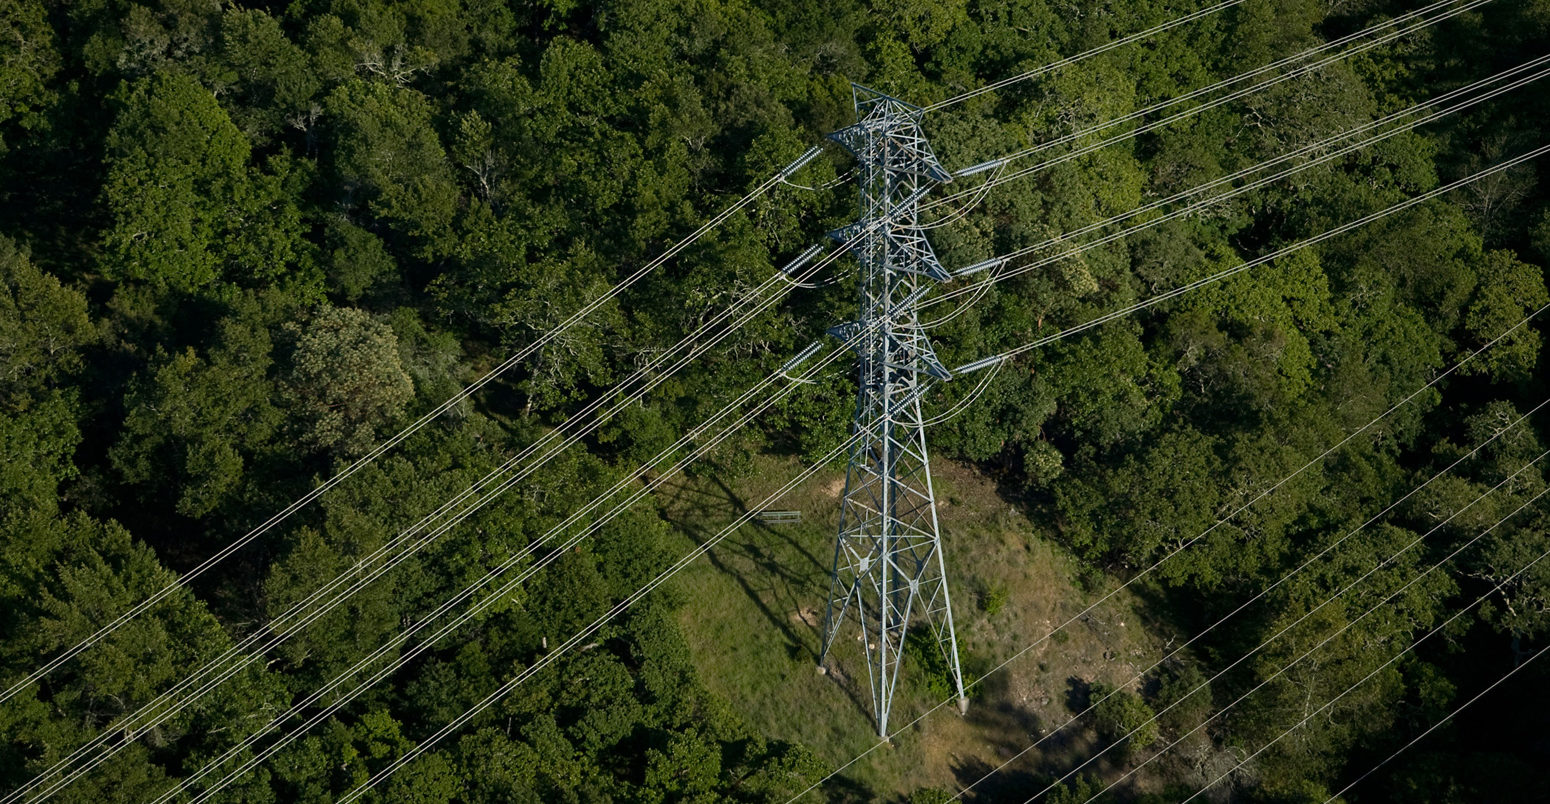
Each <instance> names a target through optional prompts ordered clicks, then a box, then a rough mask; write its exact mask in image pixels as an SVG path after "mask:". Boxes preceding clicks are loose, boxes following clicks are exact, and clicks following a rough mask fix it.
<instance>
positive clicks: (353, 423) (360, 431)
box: [284, 307, 414, 455]
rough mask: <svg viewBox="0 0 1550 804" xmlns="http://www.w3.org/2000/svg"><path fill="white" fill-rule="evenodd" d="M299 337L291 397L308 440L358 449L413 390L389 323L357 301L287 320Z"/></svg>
mask: <svg viewBox="0 0 1550 804" xmlns="http://www.w3.org/2000/svg"><path fill="white" fill-rule="evenodd" d="M286 331H287V333H288V335H289V336H290V338H292V339H293V345H292V347H291V354H290V359H289V362H288V365H287V366H286V372H285V377H284V384H285V393H286V401H287V404H288V407H289V408H290V410H291V411H292V412H293V413H294V414H295V415H296V416H297V417H298V418H299V419H300V425H299V427H300V432H299V436H300V439H301V443H302V444H303V445H304V446H306V447H308V448H310V449H313V450H331V451H334V452H338V453H340V454H343V455H358V454H361V453H363V452H366V451H367V450H369V449H370V448H371V446H372V444H373V441H374V439H375V438H376V433H377V429H378V428H379V427H381V426H382V425H383V424H386V423H389V422H392V421H394V420H395V419H396V418H397V417H398V416H400V415H401V414H402V413H403V411H404V406H405V405H406V404H407V403H408V402H409V400H410V399H412V398H413V397H414V383H413V382H412V381H411V380H410V379H409V375H408V373H406V372H405V371H404V368H403V364H402V363H401V362H400V359H399V354H398V337H397V336H396V335H394V334H393V330H392V329H391V328H390V327H388V326H387V325H386V324H384V323H382V322H381V321H378V320H377V319H374V318H372V316H371V315H370V314H369V313H367V312H365V311H363V310H358V309H355V308H352V307H327V308H324V309H323V310H322V311H320V312H318V313H317V314H316V315H314V316H312V318H311V319H310V320H309V321H308V322H307V323H306V325H305V326H302V325H300V324H290V325H287V327H286Z"/></svg>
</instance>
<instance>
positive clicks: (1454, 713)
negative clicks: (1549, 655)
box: [1324, 555, 1550, 804]
mask: <svg viewBox="0 0 1550 804" xmlns="http://www.w3.org/2000/svg"><path fill="white" fill-rule="evenodd" d="M1543 558H1544V555H1541V556H1540V557H1539V559H1536V560H1542V559H1543ZM1546 651H1550V643H1547V644H1546V645H1545V646H1544V647H1542V648H1540V649H1539V650H1537V651H1535V652H1534V653H1533V654H1532V655H1530V656H1529V657H1528V658H1527V659H1524V660H1523V661H1521V662H1519V663H1518V664H1516V665H1514V666H1513V668H1512V669H1511V670H1508V671H1507V674H1506V675H1504V676H1502V677H1501V678H1498V679H1496V680H1495V681H1493V682H1491V684H1490V685H1489V686H1487V687H1486V688H1485V689H1483V690H1481V691H1480V692H1478V693H1475V696H1474V697H1473V698H1470V699H1469V700H1467V701H1465V702H1463V703H1461V704H1459V705H1458V706H1456V707H1454V709H1453V711H1451V712H1449V713H1448V714H1447V715H1445V716H1443V718H1442V719H1441V720H1438V721H1437V722H1436V723H1433V724H1432V725H1430V726H1428V727H1426V731H1423V732H1421V733H1420V734H1417V735H1416V736H1415V737H1414V738H1412V739H1411V740H1410V742H1407V743H1405V744H1404V745H1402V746H1400V747H1399V748H1397V749H1395V750H1394V753H1392V754H1389V755H1388V756H1386V757H1384V758H1383V760H1382V761H1381V762H1379V763H1378V764H1376V765H1374V766H1372V767H1371V768H1368V769H1367V771H1366V772H1365V773H1363V774H1362V775H1361V776H1358V777H1356V779H1355V780H1354V781H1352V782H1351V783H1350V784H1348V785H1346V786H1345V787H1342V788H1340V792H1338V793H1336V794H1334V795H1332V796H1330V797H1329V798H1327V799H1325V800H1324V804H1332V802H1334V801H1337V800H1339V799H1340V798H1341V797H1342V796H1344V795H1345V794H1346V793H1349V792H1351V788H1353V787H1355V786H1357V785H1359V784H1361V783H1362V781H1363V780H1365V779H1366V778H1367V777H1368V776H1371V775H1373V774H1374V773H1376V772H1377V771H1378V769H1380V768H1382V767H1383V766H1384V765H1387V764H1389V763H1390V762H1392V761H1394V759H1395V758H1397V757H1398V756H1399V755H1400V754H1403V753H1404V752H1405V751H1407V750H1409V749H1410V748H1412V747H1414V746H1415V744H1416V743H1418V742H1420V741H1422V740H1424V739H1426V737H1427V736H1428V735H1430V734H1431V733H1432V732H1434V731H1436V730H1437V729H1439V728H1441V727H1442V725H1443V724H1444V723H1447V722H1448V721H1450V720H1452V719H1454V718H1456V717H1458V715H1459V713H1460V712H1463V711H1464V710H1465V709H1467V708H1469V707H1470V706H1471V705H1472V704H1474V703H1475V702H1476V701H1478V700H1480V699H1481V698H1484V697H1485V696H1486V694H1488V693H1489V692H1491V691H1492V690H1494V689H1496V688H1497V687H1498V686H1501V684H1502V683H1504V682H1505V681H1507V679H1509V678H1512V677H1513V676H1514V675H1516V674H1517V672H1518V671H1519V670H1522V669H1523V668H1525V667H1528V666H1529V664H1530V663H1532V662H1533V661H1534V660H1536V659H1538V658H1539V657H1541V656H1543V655H1545V652H1546Z"/></svg>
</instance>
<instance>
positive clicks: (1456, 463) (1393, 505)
mask: <svg viewBox="0 0 1550 804" xmlns="http://www.w3.org/2000/svg"><path fill="white" fill-rule="evenodd" d="M1546 405H1550V398H1546V399H1545V400H1544V401H1543V402H1540V403H1539V404H1538V405H1535V406H1534V408H1533V409H1532V410H1530V411H1529V412H1527V413H1525V414H1523V415H1522V416H1519V417H1518V418H1517V419H1515V420H1514V421H1513V422H1512V423H1511V424H1509V425H1507V426H1506V427H1503V428H1501V429H1500V430H1497V431H1496V432H1495V433H1493V434H1492V435H1491V437H1490V438H1487V439H1486V440H1485V441H1482V442H1480V443H1479V444H1477V445H1476V446H1475V448H1474V449H1471V450H1470V451H1469V452H1467V453H1465V454H1464V455H1463V456H1461V457H1459V458H1458V459H1457V460H1455V461H1453V462H1452V463H1450V464H1448V465H1447V466H1446V467H1444V468H1443V469H1441V470H1440V471H1438V472H1437V473H1436V474H1434V475H1432V476H1431V477H1430V478H1428V479H1427V480H1426V482H1424V483H1422V484H1421V485H1419V486H1416V487H1415V488H1413V489H1411V490H1410V491H1409V492H1406V493H1405V495H1404V496H1402V497H1400V498H1398V499H1396V500H1394V501H1393V502H1391V503H1389V504H1388V506H1387V507H1385V508H1384V509H1383V510H1382V511H1379V512H1378V513H1376V514H1374V515H1372V516H1371V517H1370V518H1368V519H1367V520H1366V521H1364V522H1362V523H1361V524H1360V525H1357V526H1356V527H1355V528H1352V529H1351V530H1349V531H1347V532H1346V533H1345V534H1344V535H1343V536H1341V537H1340V538H1339V539H1337V540H1335V541H1334V542H1333V543H1331V544H1329V545H1327V546H1325V547H1324V548H1323V549H1322V550H1320V551H1319V552H1318V553H1317V554H1315V555H1313V556H1312V557H1310V558H1308V559H1307V560H1305V561H1303V562H1302V563H1301V564H1300V565H1298V567H1297V568H1296V569H1294V570H1292V571H1291V572H1288V573H1286V574H1285V575H1283V576H1281V578H1280V579H1279V580H1277V581H1276V582H1275V583H1272V584H1271V585H1269V586H1267V587H1265V588H1264V589H1262V590H1260V591H1259V592H1257V593H1256V594H1255V595H1254V596H1253V597H1251V598H1249V599H1248V600H1245V601H1243V602H1242V603H1240V604H1239V605H1238V606H1237V607H1236V608H1234V609H1233V610H1232V611H1230V612H1228V613H1227V614H1226V615H1224V616H1222V617H1221V618H1219V619H1218V620H1217V621H1216V622H1213V623H1211V624H1210V625H1209V626H1206V628H1205V629H1204V630H1202V631H1200V632H1199V633H1197V634H1195V635H1194V636H1192V637H1190V638H1189V639H1188V640H1187V641H1185V642H1184V643H1183V644H1181V645H1179V646H1178V647H1176V648H1173V649H1171V650H1169V651H1168V653H1167V654H1165V655H1164V656H1163V657H1162V658H1161V659H1158V660H1157V661H1156V662H1154V663H1152V665H1151V666H1150V667H1148V668H1146V669H1145V670H1142V671H1140V672H1138V673H1135V674H1134V675H1132V676H1131V677H1130V679H1129V680H1127V681H1126V682H1125V683H1123V684H1120V685H1118V686H1116V687H1115V688H1114V689H1113V690H1111V691H1110V692H1109V693H1108V694H1106V695H1104V696H1103V697H1102V698H1099V699H1098V700H1096V701H1091V702H1089V703H1088V705H1087V707H1086V708H1084V709H1083V710H1082V711H1080V712H1077V713H1076V714H1075V715H1072V716H1071V717H1070V718H1068V719H1067V720H1066V721H1065V722H1064V723H1061V724H1060V725H1058V726H1056V727H1054V728H1053V729H1050V730H1049V731H1047V732H1045V733H1044V734H1043V735H1042V736H1040V737H1039V738H1038V739H1037V740H1034V741H1033V742H1032V743H1031V744H1029V745H1028V746H1027V747H1026V748H1023V749H1022V750H1020V751H1018V752H1017V753H1016V754H1013V755H1012V756H1011V757H1009V758H1007V759H1006V760H1005V761H1003V762H1002V763H1001V764H1000V765H997V766H996V767H995V768H993V769H991V770H990V771H987V772H986V773H985V774H984V775H983V776H981V777H980V778H978V779H976V780H974V781H973V782H972V783H970V784H969V785H967V786H965V787H964V788H963V789H962V790H960V791H958V793H956V794H955V795H954V796H953V798H954V799H958V798H962V797H963V795H964V794H965V793H968V792H969V791H971V790H973V789H974V788H975V787H977V786H978V785H979V784H980V783H981V782H983V781H985V780H986V779H989V778H990V777H991V776H994V775H995V774H997V773H1000V772H1001V771H1003V770H1005V769H1006V768H1007V766H1009V765H1011V764H1012V763H1013V762H1016V761H1017V760H1019V759H1021V758H1022V757H1023V756H1025V755H1027V753H1028V752H1029V751H1032V750H1034V749H1035V748H1038V747H1039V746H1040V745H1043V744H1044V742H1045V741H1046V740H1048V739H1049V738H1050V737H1053V736H1054V735H1056V734H1058V733H1060V731H1061V730H1062V729H1064V728H1066V727H1067V726H1070V725H1071V724H1073V723H1075V722H1077V721H1078V720H1080V719H1081V718H1082V717H1083V716H1085V715H1086V714H1087V713H1089V712H1092V711H1093V710H1095V709H1097V708H1098V707H1099V706H1100V705H1101V704H1102V703H1103V702H1104V701H1107V700H1109V699H1110V698H1112V697H1114V696H1116V695H1118V694H1119V693H1120V691H1121V690H1123V689H1124V688H1126V687H1128V686H1130V685H1131V684H1134V683H1135V682H1137V681H1140V680H1141V679H1143V678H1145V677H1146V674H1147V673H1150V672H1152V671H1153V670H1156V669H1157V668H1159V667H1162V666H1163V664H1165V663H1166V662H1168V661H1169V660H1170V659H1172V658H1173V657H1175V656H1177V655H1179V654H1180V653H1183V652H1184V651H1185V650H1187V649H1189V647H1190V646H1192V645H1194V644H1195V643H1196V642H1198V641H1200V640H1201V639H1202V638H1203V637H1205V636H1206V635H1207V634H1209V633H1211V632H1212V631H1214V630H1216V629H1217V628H1218V627H1219V626H1221V625H1222V624H1223V623H1225V622H1227V621H1228V620H1231V619H1232V618H1234V617H1236V616H1237V615H1239V614H1241V613H1242V612H1243V610H1244V609H1247V608H1248V607H1249V606H1250V605H1253V604H1254V603H1255V602H1257V601H1259V600H1261V599H1263V598H1264V597H1265V596H1266V595H1268V594H1270V593H1271V592H1273V591H1275V590H1276V589H1278V588H1280V586H1281V585H1282V584H1284V583H1286V582H1287V581H1289V580H1291V579H1292V578H1293V577H1294V576H1296V575H1298V574H1299V573H1301V572H1302V571H1303V570H1305V569H1307V568H1308V567H1310V566H1312V565H1313V562H1315V561H1318V560H1319V559H1321V558H1323V557H1324V556H1326V555H1328V554H1329V553H1331V552H1333V551H1334V550H1336V549H1337V548H1339V547H1340V546H1341V545H1343V544H1345V543H1346V542H1347V541H1348V540H1350V539H1351V537H1353V536H1355V535H1356V534H1357V533H1360V532H1361V531H1363V530H1365V529H1366V528H1367V527H1368V526H1369V525H1371V524H1373V523H1374V522H1377V521H1378V520H1379V519H1381V518H1383V517H1384V516H1386V515H1388V514H1389V513H1390V512H1391V511H1393V510H1394V509H1395V508H1397V507H1399V506H1400V505H1401V504H1402V503H1404V502H1405V501H1406V500H1409V499H1410V498H1411V497H1413V496H1415V495H1416V494H1418V493H1420V492H1421V491H1422V490H1423V489H1426V488H1427V487H1429V486H1431V484H1432V483H1435V482H1436V481H1437V480H1438V479H1440V478H1441V477H1442V476H1443V475H1446V474H1447V473H1448V472H1451V471H1453V469H1455V468H1456V467H1458V466H1459V464H1462V463H1463V462H1464V461H1467V460H1469V459H1471V458H1473V457H1474V456H1475V455H1477V454H1479V453H1480V451H1481V450H1482V449H1485V448H1486V447H1487V446H1489V445H1490V444H1492V443H1493V442H1495V441H1496V440H1497V439H1498V438H1501V437H1502V436H1503V435H1506V434H1507V433H1508V432H1510V431H1512V430H1513V429H1514V428H1516V427H1517V426H1518V425H1520V424H1522V423H1523V422H1525V421H1527V420H1528V417H1530V416H1532V415H1534V414H1535V413H1537V412H1539V410H1540V409H1541V408H1543V407H1545V406H1546ZM1482 496H1484V495H1482ZM1479 499H1480V498H1478V497H1477V498H1476V500H1475V501H1474V502H1478V501H1479ZM1474 502H1471V503H1470V505H1474ZM1468 507H1469V506H1465V508H1466V509H1467V508H1468ZM1462 510H1464V509H1460V511H1462ZM1458 513H1459V512H1455V514H1454V516H1455V517H1456V516H1457V515H1458ZM1452 518H1453V517H1449V519H1452ZM1407 549H1408V548H1407ZM1364 577H1365V576H1364ZM1348 588H1349V587H1348ZM1342 591H1344V590H1342ZM1337 596H1338V593H1337ZM1293 625H1296V623H1294V624H1293ZM1281 633H1285V629H1283V630H1282V631H1281V632H1280V633H1278V634H1276V636H1274V637H1271V638H1270V639H1269V640H1265V641H1264V642H1262V643H1261V644H1260V646H1259V648H1255V650H1256V651H1257V650H1259V649H1260V648H1264V647H1265V646H1266V645H1268V644H1270V642H1271V641H1273V640H1274V639H1275V638H1276V637H1279V636H1280V635H1281ZM1251 653H1252V651H1251ZM1240 661H1241V660H1240ZM1229 669H1230V668H1229ZM1209 683H1210V682H1209V681H1208V682H1207V684H1209ZM1188 697H1189V696H1188V695H1185V696H1182V698H1188ZM1169 708H1172V707H1171V706H1170V707H1169ZM1164 711H1167V710H1164ZM1162 714H1163V713H1162V712H1159V713H1158V716H1159V717H1160V716H1161V715H1162ZM1068 775H1069V774H1068ZM1064 778H1065V777H1062V779H1061V780H1059V781H1063V780H1064ZM1059 781H1057V782H1056V784H1059Z"/></svg>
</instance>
